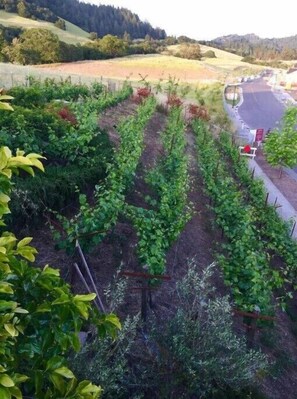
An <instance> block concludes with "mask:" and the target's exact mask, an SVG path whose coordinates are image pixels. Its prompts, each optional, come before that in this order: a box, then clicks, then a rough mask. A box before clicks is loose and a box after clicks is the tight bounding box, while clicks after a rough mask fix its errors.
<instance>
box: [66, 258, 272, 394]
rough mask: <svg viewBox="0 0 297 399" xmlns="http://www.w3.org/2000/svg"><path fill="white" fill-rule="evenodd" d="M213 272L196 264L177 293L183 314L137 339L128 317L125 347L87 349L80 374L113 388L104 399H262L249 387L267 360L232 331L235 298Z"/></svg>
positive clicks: (79, 359)
mask: <svg viewBox="0 0 297 399" xmlns="http://www.w3.org/2000/svg"><path fill="white" fill-rule="evenodd" d="M213 268H214V265H211V266H209V267H207V268H206V269H205V270H204V272H203V273H202V274H201V273H198V271H197V266H196V265H195V264H193V263H192V264H191V265H190V267H189V270H188V273H187V275H186V276H185V277H184V278H183V279H182V280H181V281H180V282H179V283H178V284H177V287H176V290H175V291H174V302H175V304H176V309H175V310H174V311H173V312H170V313H168V317H165V314H164V313H163V314H162V319H161V320H160V319H158V318H157V319H155V322H153V323H152V325H148V331H147V332H146V334H138V335H137V334H136V332H135V329H136V327H137V323H136V322H135V323H133V319H131V318H130V317H128V318H127V319H126V321H125V322H124V323H122V324H123V330H122V332H121V333H120V338H119V341H118V342H115V343H113V342H112V341H111V340H109V339H106V340H104V341H103V345H102V341H100V344H99V342H98V341H97V340H95V341H94V342H92V343H91V344H88V345H87V346H86V347H85V348H84V349H83V351H82V352H81V353H79V354H78V355H76V357H75V359H74V361H73V362H72V367H73V368H74V370H75V372H76V373H77V375H78V376H79V377H80V378H90V377H92V380H93V381H94V382H95V383H97V384H99V383H100V384H101V385H102V386H103V387H104V388H105V387H107V388H106V390H105V391H104V393H103V398H115V397H116V398H123V399H124V398H136V397H137V398H140V397H141V398H150V399H154V398H158V399H167V398H173V397H176V398H202V397H203V398H204V397H206V398H212V399H215V398H217V399H219V398H220V399H223V398H224V399H227V398H228V399H231V398H234V399H235V398H236V399H239V398H242V399H243V398H246V399H248V398H258V399H259V398H261V396H260V395H258V394H256V393H253V392H251V391H250V389H249V386H250V385H251V384H253V383H254V382H255V380H256V378H257V376H258V375H259V374H260V373H262V372H263V371H264V370H265V369H266V368H267V366H268V361H267V358H266V356H265V355H264V354H262V353H260V352H257V351H255V350H248V349H247V346H246V342H245V340H244V339H243V338H241V337H239V336H237V335H235V333H234V332H233V326H232V324H233V323H232V309H231V305H230V303H229V301H228V298H226V297H218V296H216V295H215V292H214V288H213V286H212V281H211V279H212V274H213ZM134 321H135V320H134ZM151 327H152V328H151ZM133 340H134V342H133Z"/></svg>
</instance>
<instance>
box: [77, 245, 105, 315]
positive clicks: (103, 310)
mask: <svg viewBox="0 0 297 399" xmlns="http://www.w3.org/2000/svg"><path fill="white" fill-rule="evenodd" d="M75 247H76V248H77V250H78V253H79V255H80V257H81V260H82V263H83V265H84V267H85V270H86V272H87V274H88V277H89V279H90V281H91V284H92V287H93V289H94V291H95V293H96V295H97V299H98V302H99V304H100V307H101V310H102V312H103V313H106V312H105V308H104V305H103V303H102V301H101V299H100V295H99V292H98V290H97V287H96V284H95V281H94V279H93V276H92V274H91V272H90V269H89V266H88V264H87V261H86V258H85V256H84V254H83V252H82V249H81V246H80V245H79V242H78V240H76V244H75Z"/></svg>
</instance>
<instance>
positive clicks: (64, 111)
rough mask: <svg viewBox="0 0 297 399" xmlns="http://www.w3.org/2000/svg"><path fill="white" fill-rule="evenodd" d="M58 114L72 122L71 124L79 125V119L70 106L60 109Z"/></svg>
mask: <svg viewBox="0 0 297 399" xmlns="http://www.w3.org/2000/svg"><path fill="white" fill-rule="evenodd" d="M58 115H59V117H60V118H62V119H64V120H65V121H67V122H69V123H71V125H73V126H75V125H77V119H76V117H75V115H74V114H73V113H72V112H71V111H70V109H69V108H67V107H63V108H61V109H60V110H59V111H58Z"/></svg>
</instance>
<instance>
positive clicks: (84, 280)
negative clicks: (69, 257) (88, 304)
mask: <svg viewBox="0 0 297 399" xmlns="http://www.w3.org/2000/svg"><path fill="white" fill-rule="evenodd" d="M74 267H75V270H76V272H77V274H78V275H79V278H80V279H81V281H82V283H83V285H84V286H85V288H86V290H87V291H88V292H89V294H92V291H91V290H90V287H89V286H88V283H87V282H86V279H85V278H84V276H83V274H82V272H81V271H80V268H79V267H78V264H77V263H74ZM96 299H97V298H95V300H94V303H95V306H96V308H97V309H98V310H99V312H100V311H101V309H100V306H99V305H98V303H97V302H96Z"/></svg>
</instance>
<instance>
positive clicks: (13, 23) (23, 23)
mask: <svg viewBox="0 0 297 399" xmlns="http://www.w3.org/2000/svg"><path fill="white" fill-rule="evenodd" d="M65 22H66V31H64V30H62V29H59V28H57V27H56V26H55V25H54V24H52V23H50V22H45V21H34V20H33V19H29V18H23V17H20V16H19V15H17V14H13V13H8V12H6V11H3V10H0V25H3V26H7V27H18V28H23V29H30V28H44V29H48V30H50V31H52V32H53V33H55V34H56V35H58V37H59V39H60V40H61V41H63V42H65V43H69V44H76V43H86V42H88V41H89V39H88V36H89V33H88V32H85V31H84V30H82V29H81V28H79V27H78V26H76V25H74V24H72V23H70V22H68V21H65Z"/></svg>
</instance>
